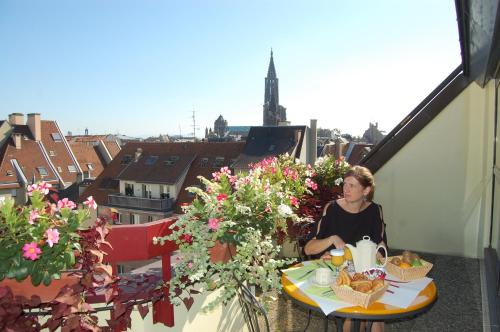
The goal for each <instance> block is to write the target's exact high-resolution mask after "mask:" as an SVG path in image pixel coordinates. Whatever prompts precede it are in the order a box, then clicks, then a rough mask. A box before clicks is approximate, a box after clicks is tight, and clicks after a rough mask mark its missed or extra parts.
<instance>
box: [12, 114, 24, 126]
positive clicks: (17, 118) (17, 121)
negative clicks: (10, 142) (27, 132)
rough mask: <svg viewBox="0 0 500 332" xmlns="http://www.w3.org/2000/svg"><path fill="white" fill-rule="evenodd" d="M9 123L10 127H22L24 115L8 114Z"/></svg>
mask: <svg viewBox="0 0 500 332" xmlns="http://www.w3.org/2000/svg"><path fill="white" fill-rule="evenodd" d="M9 123H10V124H11V125H23V124H24V114H23V113H12V114H9Z"/></svg>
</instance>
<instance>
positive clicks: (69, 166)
mask: <svg viewBox="0 0 500 332" xmlns="http://www.w3.org/2000/svg"><path fill="white" fill-rule="evenodd" d="M68 171H69V172H70V173H76V167H75V165H68Z"/></svg>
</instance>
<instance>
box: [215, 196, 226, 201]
mask: <svg viewBox="0 0 500 332" xmlns="http://www.w3.org/2000/svg"><path fill="white" fill-rule="evenodd" d="M226 199H227V195H226V194H219V195H217V201H218V202H222V201H225V200H226Z"/></svg>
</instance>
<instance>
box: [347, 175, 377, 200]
mask: <svg viewBox="0 0 500 332" xmlns="http://www.w3.org/2000/svg"><path fill="white" fill-rule="evenodd" d="M349 176H352V177H353V178H355V179H356V180H358V182H359V183H360V184H361V186H363V188H366V187H370V188H371V189H370V192H369V193H368V195H366V200H367V201H369V202H371V201H372V200H373V195H374V194H375V178H374V177H373V174H372V172H370V170H369V169H368V168H366V167H363V166H353V167H351V168H350V169H349V170H348V171H347V173H345V175H344V179H345V178H348V177H349Z"/></svg>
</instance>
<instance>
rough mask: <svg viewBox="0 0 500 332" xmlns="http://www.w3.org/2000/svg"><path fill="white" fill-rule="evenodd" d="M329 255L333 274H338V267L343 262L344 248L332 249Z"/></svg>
mask: <svg viewBox="0 0 500 332" xmlns="http://www.w3.org/2000/svg"><path fill="white" fill-rule="evenodd" d="M330 256H331V257H332V265H333V266H334V267H335V271H336V272H335V274H336V275H338V274H339V269H340V267H341V266H342V264H344V249H332V250H330Z"/></svg>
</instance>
